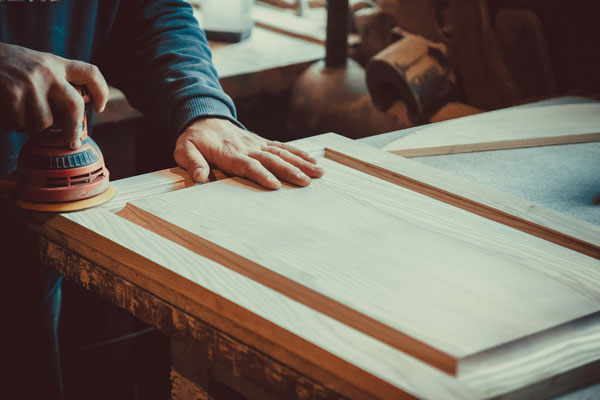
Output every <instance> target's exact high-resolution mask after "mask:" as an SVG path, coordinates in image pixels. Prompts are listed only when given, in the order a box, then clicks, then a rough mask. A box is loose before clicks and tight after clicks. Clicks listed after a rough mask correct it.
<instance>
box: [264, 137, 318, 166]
mask: <svg viewBox="0 0 600 400" xmlns="http://www.w3.org/2000/svg"><path fill="white" fill-rule="evenodd" d="M267 144H268V145H269V146H272V147H279V148H282V149H285V150H287V151H289V152H290V153H292V154H295V155H297V156H298V157H300V158H303V159H304V160H306V161H308V162H309V163H311V164H316V163H317V160H316V159H315V158H314V157H312V156H311V155H310V154H308V153H307V152H305V151H303V150H300V149H297V148H296V147H294V146H292V145H289V144H287V143H282V142H278V141H276V140H269V141H267Z"/></svg>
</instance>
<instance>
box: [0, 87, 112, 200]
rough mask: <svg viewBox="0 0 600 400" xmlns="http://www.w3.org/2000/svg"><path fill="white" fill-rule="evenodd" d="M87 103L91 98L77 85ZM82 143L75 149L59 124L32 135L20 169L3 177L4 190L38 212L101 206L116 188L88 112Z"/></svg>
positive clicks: (21, 154)
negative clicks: (90, 131) (89, 130)
mask: <svg viewBox="0 0 600 400" xmlns="http://www.w3.org/2000/svg"><path fill="white" fill-rule="evenodd" d="M77 89H78V90H79V92H80V93H81V95H82V96H83V99H84V102H85V103H86V104H87V103H88V102H89V101H90V97H89V96H88V95H87V93H85V91H84V89H83V88H77ZM81 129H82V133H81V141H82V145H81V146H80V147H79V148H78V149H77V150H71V149H70V148H69V147H67V145H66V144H65V139H64V135H63V134H62V130H61V128H60V127H58V126H52V127H50V128H48V129H47V130H45V131H44V132H40V133H38V134H35V135H32V136H31V138H30V139H29V140H28V141H27V143H25V145H24V146H23V149H22V150H21V152H20V153H19V159H18V161H17V170H16V171H15V172H14V173H13V174H12V175H11V176H10V177H7V178H0V190H1V191H2V192H3V193H5V192H8V193H10V194H11V195H12V196H13V197H14V199H15V204H16V205H17V206H19V207H21V208H25V209H28V210H34V211H47V212H67V211H77V210H83V209H86V208H90V207H94V206H97V205H100V204H102V203H104V202H106V201H108V200H110V199H111V198H112V197H113V196H114V194H115V190H114V188H113V187H112V186H110V185H109V183H108V178H109V173H108V169H106V166H105V165H104V158H103V157H102V152H101V151H100V148H99V147H98V145H97V144H96V142H94V140H93V139H92V138H91V137H89V136H88V134H87V118H86V115H85V112H84V115H83V124H82V127H81Z"/></svg>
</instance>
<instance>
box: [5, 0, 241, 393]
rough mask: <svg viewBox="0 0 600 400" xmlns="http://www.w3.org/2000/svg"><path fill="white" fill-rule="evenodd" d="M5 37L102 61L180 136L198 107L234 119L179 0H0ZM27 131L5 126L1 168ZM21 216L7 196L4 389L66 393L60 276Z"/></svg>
mask: <svg viewBox="0 0 600 400" xmlns="http://www.w3.org/2000/svg"><path fill="white" fill-rule="evenodd" d="M0 42H4V43H10V44H16V45H19V46H23V47H27V48H30V49H34V50H38V51H44V52H50V53H53V54H56V55H59V56H62V57H65V58H69V59H76V60H81V61H86V62H91V63H93V64H96V65H97V66H98V67H99V68H100V71H101V72H102V74H103V75H104V76H105V78H106V79H107V81H108V83H109V84H111V85H113V86H116V87H118V88H119V89H121V90H122V91H123V92H124V93H125V95H126V96H127V98H128V100H129V101H130V103H131V104H132V105H133V106H134V107H136V108H138V109H139V110H140V111H142V112H143V113H144V114H146V115H147V116H149V117H151V118H153V119H154V120H155V122H156V123H157V124H159V125H158V126H160V127H162V128H163V131H164V132H165V134H166V135H169V136H170V137H171V138H172V140H173V142H174V140H175V138H176V137H177V135H179V133H181V131H182V130H183V129H184V128H185V127H186V126H187V125H189V124H190V123H191V122H192V121H193V120H194V119H196V118H199V117H203V116H214V117H220V118H226V119H229V120H231V121H233V122H235V123H237V121H236V120H235V107H234V105H233V102H232V101H231V99H230V98H229V97H228V96H227V95H226V94H225V93H223V91H222V89H221V86H220V84H219V81H218V77H217V73H216V71H215V69H214V67H213V66H212V63H211V53H210V50H209V48H208V43H207V41H206V37H205V35H204V32H203V31H202V30H201V29H200V28H199V27H198V23H197V21H196V19H195V18H194V16H193V14H192V9H191V7H190V6H189V4H187V3H185V2H184V1H182V0H145V1H144V0H122V1H120V0H57V1H53V0H46V1H42V0H28V1H6V0H0ZM25 139H26V136H25V135H22V134H16V133H7V132H1V131H0V168H1V171H0V173H2V174H4V175H6V174H8V173H10V172H11V171H13V170H14V169H15V167H16V157H17V154H18V152H19V150H20V149H21V147H22V145H23V142H24V141H25ZM147 140H152V138H147ZM24 219H25V217H24V214H23V212H21V211H20V210H18V209H16V208H15V207H14V206H13V205H12V204H11V202H10V201H9V200H8V199H7V198H3V197H0V235H1V237H0V257H1V258H0V260H1V262H2V265H1V267H2V270H3V273H5V274H6V278H5V279H6V281H5V282H4V283H5V285H3V286H5V287H8V289H7V290H3V291H2V294H3V295H5V296H7V299H4V300H5V301H3V302H2V304H3V305H4V306H5V307H6V308H7V309H8V310H7V312H8V314H7V317H6V318H7V319H6V320H7V321H8V322H9V324H8V326H9V328H8V329H4V328H3V330H4V331H8V333H9V336H10V338H9V340H6V341H4V343H8V344H9V345H8V347H9V348H8V349H7V351H5V352H3V357H4V358H3V362H4V363H5V366H7V367H8V370H9V373H3V374H2V375H3V377H2V379H0V380H4V381H5V382H2V384H0V397H3V398H44V399H54V398H56V399H60V398H62V396H63V395H62V383H61V379H60V368H59V358H58V347H57V339H56V327H57V322H58V315H59V310H60V295H61V292H60V287H61V277H60V276H59V275H58V274H56V273H54V272H52V271H51V270H49V269H43V268H40V267H39V265H38V264H39V263H38V262H37V257H36V249H35V243H33V241H32V239H33V238H32V237H31V234H30V233H28V232H27V230H26V229H25V223H24ZM5 370H6V368H5ZM11 388H14V389H16V390H17V392H16V393H12V392H11ZM11 393H12V394H13V395H12V396H11V395H10V394H11ZM15 394H17V395H16V396H15Z"/></svg>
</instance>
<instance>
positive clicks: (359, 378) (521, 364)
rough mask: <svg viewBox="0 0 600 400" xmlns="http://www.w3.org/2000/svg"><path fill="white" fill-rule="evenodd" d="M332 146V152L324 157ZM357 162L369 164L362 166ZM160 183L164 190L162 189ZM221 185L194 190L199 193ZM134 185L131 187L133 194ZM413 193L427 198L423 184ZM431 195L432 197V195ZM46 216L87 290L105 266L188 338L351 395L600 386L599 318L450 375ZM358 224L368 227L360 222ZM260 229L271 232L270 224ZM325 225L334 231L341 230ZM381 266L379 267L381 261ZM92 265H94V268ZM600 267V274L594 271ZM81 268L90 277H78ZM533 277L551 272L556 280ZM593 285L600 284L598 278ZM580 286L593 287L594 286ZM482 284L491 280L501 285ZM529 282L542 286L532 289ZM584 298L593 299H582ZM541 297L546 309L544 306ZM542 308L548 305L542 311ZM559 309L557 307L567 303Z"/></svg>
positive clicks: (397, 171) (206, 266) (121, 241)
mask: <svg viewBox="0 0 600 400" xmlns="http://www.w3.org/2000/svg"><path fill="white" fill-rule="evenodd" d="M296 145H297V146H299V147H303V148H305V149H307V150H311V151H313V152H320V153H321V154H324V155H325V157H326V158H330V159H336V160H337V162H340V163H343V164H345V165H350V166H352V167H353V168H355V169H360V170H364V171H366V172H368V173H369V174H371V175H374V176H378V177H380V179H386V180H388V181H390V182H394V184H396V185H406V181H407V180H408V181H410V180H412V181H415V180H418V179H422V181H423V182H422V183H423V185H424V186H427V185H429V186H430V187H434V186H435V185H437V187H439V189H438V190H439V191H442V192H444V191H446V192H447V193H455V197H453V198H450V199H449V200H448V199H446V200H447V202H449V203H452V202H453V201H454V202H458V203H459V205H460V204H461V203H460V199H469V200H470V201H471V202H473V201H474V202H475V203H478V204H484V205H485V206H486V207H488V209H489V210H502V209H504V210H506V212H514V213H516V214H517V215H521V216H522V218H523V221H526V222H528V223H532V222H531V221H534V222H535V223H537V224H539V226H540V227H541V228H546V229H549V228H547V226H551V227H554V228H556V229H558V231H560V232H569V233H570V234H572V235H573V236H574V237H580V238H584V239H585V238H587V239H590V240H591V241H592V242H593V241H594V240H596V241H598V239H599V238H600V236H599V235H598V234H597V232H598V231H597V230H594V229H597V227H591V228H590V226H588V225H586V224H583V225H582V224H579V223H578V221H577V220H573V219H569V218H566V219H565V218H563V217H564V216H562V214H559V213H550V214H546V213H545V211H546V210H544V209H542V208H539V207H537V206H534V205H532V204H529V203H527V202H522V201H521V202H518V201H517V204H516V205H514V204H512V203H511V201H512V200H514V198H512V197H510V196H508V197H507V196H506V195H504V196H503V194H502V193H496V192H494V191H486V190H484V189H485V188H481V187H479V186H478V185H469V184H468V182H464V181H462V180H460V179H458V180H457V179H453V177H452V176H450V175H448V174H444V173H441V172H440V171H436V170H434V169H428V168H425V169H421V168H419V167H422V166H420V165H419V164H417V163H414V162H411V161H409V160H404V159H402V158H401V157H397V156H393V155H390V154H386V153H384V152H381V151H377V150H375V149H372V148H369V147H368V146H364V145H360V144H357V143H355V142H353V141H349V140H346V139H343V138H340V137H338V136H336V135H331V134H328V135H322V136H319V137H316V138H312V139H310V140H306V139H305V140H302V141H299V142H297V143H296ZM324 148H327V150H326V151H324ZM313 154H314V153H313ZM358 159H360V160H362V161H361V162H358V161H357V160H358ZM325 162H327V161H325ZM178 172H180V171H177V170H175V171H169V172H165V173H162V174H150V175H147V176H145V177H143V178H141V177H138V178H139V180H138V181H136V182H137V183H138V184H139V185H138V187H137V188H134V187H135V185H128V184H123V185H121V184H120V183H119V182H115V186H117V187H118V188H120V189H121V190H119V191H118V194H117V198H116V199H115V202H116V203H120V204H122V203H123V199H120V196H123V198H124V199H125V198H127V199H129V200H131V199H135V198H139V197H143V195H144V189H143V186H144V185H147V186H146V189H147V190H148V193H158V192H160V191H162V190H168V188H169V187H170V186H169V185H171V186H172V187H185V186H187V184H186V183H185V175H183V174H180V173H178ZM329 172H330V171H327V173H329ZM154 178H156V179H154ZM370 179H372V178H370ZM142 180H143V181H145V183H144V184H142ZM128 182H129V183H132V182H133V181H131V180H130V181H128ZM226 182H229V181H226ZM316 182H318V181H316ZM155 183H156V186H153V185H154V184H155ZM222 183H223V182H222ZM222 183H211V184H208V185H204V186H195V187H194V188H193V190H198V188H203V189H204V188H209V187H211V186H213V185H221V184H222ZM130 186H131V187H132V188H131V190H127V188H128V187H130ZM315 187H316V186H315ZM243 188H244V187H242V188H241V189H243ZM237 189H240V188H237ZM237 189H236V190H237ZM355 189H357V190H358V191H359V192H360V191H361V190H362V189H360V188H355V187H350V188H349V189H348V190H350V191H352V190H355ZM413 189H414V190H420V187H414V188H413ZM153 190H158V192H153ZM211 190H212V189H211ZM244 190H246V189H244ZM286 190H288V191H291V192H294V193H296V194H302V193H304V192H306V190H304V189H293V190H292V189H289V188H288V189H286ZM386 190H387V189H386ZM424 192H425V193H427V191H424ZM258 193H262V192H258ZM272 193H278V192H272ZM456 193H457V194H456ZM427 194H428V196H433V194H432V193H427ZM355 200H356V196H352V197H351V198H350V199H349V200H348V201H350V202H354V201H355ZM380 200H381V201H383V202H384V205H385V204H388V206H389V207H391V208H393V209H392V210H390V212H391V214H392V215H393V213H394V212H396V209H397V208H398V207H392V205H393V204H392V203H393V200H394V199H393V198H391V199H386V198H385V197H382V198H381V199H380ZM446 200H445V201H446ZM516 200H518V199H516ZM386 201H392V203H386ZM240 204H241V203H240ZM201 205H202V203H198V204H197V205H196V207H198V208H197V210H196V212H197V213H201V212H202V210H201ZM238 206H239V204H238ZM404 206H405V205H404V204H402V205H401V207H404ZM118 208H119V207H118V206H116V207H114V208H110V207H109V209H118ZM302 209H305V207H303V208H302ZM204 212H206V210H204ZM38 218H39V222H38V223H37V224H35V225H34V226H33V228H34V229H35V230H36V231H38V232H40V233H41V234H42V235H44V236H47V237H49V238H51V240H53V241H56V243H59V244H60V246H61V247H58V248H57V246H53V248H54V250H53V251H52V252H51V254H52V256H53V257H56V259H55V261H54V263H55V265H57V267H59V269H60V268H63V269H64V268H68V269H69V271H71V274H73V273H75V274H79V278H78V279H79V281H80V282H81V283H82V284H84V285H89V283H90V280H91V279H92V280H93V279H96V278H95V276H96V274H95V272H94V271H95V269H97V267H96V265H100V266H101V267H102V268H106V270H107V271H108V272H109V273H111V274H114V275H115V276H117V277H123V278H122V279H124V280H126V282H131V283H130V284H129V285H134V286H135V287H139V288H141V289H142V290H145V291H147V292H149V293H152V294H153V295H154V296H156V297H157V298H159V299H162V301H164V302H165V303H166V304H168V305H172V306H173V307H174V308H173V316H175V315H176V314H177V313H179V311H178V310H182V311H183V312H185V313H188V314H189V317H187V318H188V320H186V321H187V322H184V321H182V320H180V319H177V321H175V320H174V321H173V322H172V323H173V329H176V330H180V329H185V328H186V326H187V325H188V324H189V323H192V322H193V321H192V319H191V318H195V319H197V320H200V321H206V322H207V323H209V324H211V325H213V326H215V327H216V328H217V329H220V330H222V331H223V332H227V333H228V334H230V335H232V336H233V337H236V338H238V339H239V340H243V341H244V342H245V343H248V344H249V345H251V346H253V347H255V348H257V349H259V350H260V351H262V352H264V353H266V354H269V355H271V356H272V357H274V358H275V359H277V360H280V361H281V362H283V363H285V364H286V365H288V366H290V367H291V368H293V369H295V370H297V371H301V372H302V373H304V374H306V375H307V376H309V377H312V378H314V379H316V380H318V381H319V382H321V383H323V384H324V385H325V386H326V387H328V388H330V389H332V390H335V391H337V392H339V393H341V394H343V395H346V396H348V397H351V398H365V397H371V396H372V397H377V398H400V397H403V396H407V395H408V394H412V395H414V396H417V397H420V398H445V399H453V398H457V399H468V398H488V397H495V396H501V395H505V396H506V397H507V398H527V397H529V396H531V395H532V393H535V395H536V396H540V395H542V394H543V395H544V396H552V395H557V394H560V393H562V392H564V391H565V390H572V389H573V388H574V387H576V386H577V385H581V384H583V383H588V384H589V383H591V382H595V381H597V380H598V378H599V377H600V364H599V363H598V362H596V361H597V360H598V359H600V318H599V316H598V315H597V313H595V314H592V315H590V316H589V317H586V318H583V319H580V320H578V321H575V322H574V323H570V324H567V325H562V327H559V328H558V329H550V330H546V331H545V332H542V333H541V334H538V335H534V336H530V337H528V338H525V339H523V340H520V341H517V344H516V345H515V346H511V345H504V346H500V347H497V348H496V349H495V350H492V351H486V352H483V353H481V354H479V355H478V356H476V357H471V358H467V359H466V360H465V361H466V362H464V363H463V364H462V367H463V368H462V369H461V371H460V373H459V376H458V378H453V377H451V376H449V375H447V374H445V373H442V372H440V371H439V370H438V369H435V368H431V367H430V366H428V365H426V364H425V363H423V362H420V361H419V360H417V359H415V358H413V357H411V356H408V355H407V354H406V353H404V352H402V351H399V350H397V349H394V348H393V347H390V346H388V345H386V344H385V343H382V342H381V341H379V340H376V339H374V338H373V337H372V336H369V335H366V334H364V333H362V332H360V331H358V330H356V329H353V328H351V327H350V326H348V325H346V324H343V323H340V322H339V321H338V320H336V319H334V318H331V317H328V316H327V315H324V314H322V313H320V312H319V311H316V310H314V309H312V308H310V307H307V306H306V305H304V304H303V303H300V302H298V301H294V300H292V299H290V298H289V297H287V296H284V295H282V294H281V293H279V292H277V291H275V290H272V289H270V288H269V287H267V286H265V285H262V284H260V283H257V282H256V281H254V280H253V279H249V278H247V277H246V276H244V274H239V273H236V272H234V271H232V270H230V269H229V268H224V267H223V265H221V264H218V263H215V262H213V261H211V260H209V259H207V258H205V257H201V256H199V255H197V254H195V253H194V252H192V251H190V250H188V249H186V248H185V247H182V246H181V245H178V244H176V243H174V242H172V241H170V240H166V239H164V238H162V237H161V236H159V235H156V234H154V233H152V232H150V231H149V230H147V229H144V228H142V227H140V226H137V225H135V224H132V223H130V222H129V221H127V220H125V219H123V218H119V217H118V216H115V215H113V214H111V213H109V212H107V211H105V210H102V209H99V208H96V209H91V210H86V211H83V212H79V213H72V214H65V215H57V216H54V217H49V216H48V215H42V216H38ZM244 218H245V217H244ZM374 222H376V221H374ZM356 223H357V224H360V221H357V222H356ZM440 223H442V222H440ZM260 224H264V221H261V222H260ZM260 224H259V225H258V226H260ZM321 226H323V227H324V229H325V230H326V231H330V230H331V229H333V228H331V227H328V226H326V225H321ZM372 228H373V230H374V227H372ZM299 234H300V235H301V234H302V233H301V232H299ZM234 236H235V234H234ZM238 237H241V236H238ZM534 239H535V238H534ZM536 240H539V239H536ZM523 246H525V244H523ZM62 248H66V249H73V251H74V252H75V253H74V254H75V255H73V254H71V255H69V256H68V257H67V256H64V255H61V254H58V253H59V250H60V251H63V250H61V249H62ZM290 248H293V246H290ZM567 251H568V250H567ZM77 254H80V255H81V256H80V258H75V256H76V255H77ZM533 255H534V256H535V252H534V254H533ZM582 257H583V256H582ZM373 258H374V259H378V258H379V255H376V256H374V257H373ZM309 261H310V260H309ZM90 262H92V263H95V264H94V265H91V266H90V265H89V263H90ZM86 266H87V267H86ZM595 266H596V270H598V264H597V262H596V264H595ZM84 267H85V268H84ZM80 268H83V269H81V271H79V270H78V269H80ZM579 268H581V267H579ZM576 270H577V269H575V272H576ZM61 271H62V270H61ZM65 271H66V270H65ZM535 273H536V274H538V273H539V274H541V275H546V274H547V271H541V272H540V271H536V272H535ZM572 273H573V272H572V271H566V272H565V275H564V276H563V277H561V278H557V279H556V283H555V284H558V285H559V286H560V285H561V283H560V282H561V281H562V280H563V278H565V279H568V277H572V275H571V274H572ZM590 277H591V278H590V279H592V280H593V279H596V277H595V275H593V274H592V275H590ZM119 279H121V278H119ZM319 279H321V277H319V278H318V279H317V280H319ZM582 279H584V280H587V279H588V277H587V276H586V277H583V278H582ZM485 282H486V283H493V281H492V280H486V281H485ZM95 284H96V285H98V284H100V282H96V283H95ZM532 285H533V287H535V286H536V284H535V282H533V283H532ZM584 286H585V285H584ZM572 287H573V288H577V289H578V290H579V289H581V287H580V286H579V284H578V283H576V281H575V280H573V281H572ZM102 290H103V291H104V292H107V293H108V292H110V291H111V290H113V285H111V284H109V285H108V286H106V287H103V288H102ZM114 290H117V292H118V293H115V294H114V296H116V297H118V298H121V297H122V296H123V293H121V292H119V290H120V289H119V288H118V287H115V288H114ZM582 295H583V296H584V297H585V294H582ZM533 298H534V299H536V300H537V297H533ZM122 300H123V301H124V302H131V306H132V307H133V308H132V309H133V310H134V311H133V312H134V313H135V312H136V311H135V308H136V307H139V306H141V305H144V306H148V305H147V304H138V303H139V302H140V298H139V296H133V297H131V298H130V299H122ZM544 300H545V299H540V301H541V302H542V303H543V301H544ZM540 304H541V303H540ZM558 308H559V310H560V309H561V306H559V307H558ZM409 311H410V309H409ZM518 311H519V310H518ZM159 317H160V316H154V318H159ZM443 317H446V316H443ZM160 318H162V317H160ZM517 322H518V321H517ZM169 323H170V322H169ZM450 328H452V327H450ZM444 329H446V327H444ZM550 355H551V356H550Z"/></svg>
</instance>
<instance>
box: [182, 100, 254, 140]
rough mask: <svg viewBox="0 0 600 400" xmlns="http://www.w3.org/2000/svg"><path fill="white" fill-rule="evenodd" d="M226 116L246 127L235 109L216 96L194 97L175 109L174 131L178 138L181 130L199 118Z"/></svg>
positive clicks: (241, 126)
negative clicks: (237, 116) (236, 114)
mask: <svg viewBox="0 0 600 400" xmlns="http://www.w3.org/2000/svg"><path fill="white" fill-rule="evenodd" d="M207 117H216V118H225V119H228V120H230V121H231V122H233V123H234V124H236V125H238V126H239V127H240V128H242V129H246V128H245V127H244V126H243V125H242V124H241V123H240V122H239V121H238V120H237V119H236V118H235V110H232V109H231V108H229V106H228V105H227V104H226V103H224V102H222V101H221V100H219V99H216V98H214V97H193V98H191V99H188V100H185V101H184V102H182V103H180V104H179V105H177V107H176V108H175V110H174V111H173V132H174V133H175V138H177V137H178V136H179V135H180V134H181V132H183V130H184V129H185V128H187V126H188V125H190V124H191V123H192V122H193V121H194V120H196V119H198V118H207Z"/></svg>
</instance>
